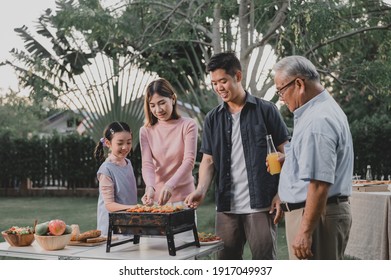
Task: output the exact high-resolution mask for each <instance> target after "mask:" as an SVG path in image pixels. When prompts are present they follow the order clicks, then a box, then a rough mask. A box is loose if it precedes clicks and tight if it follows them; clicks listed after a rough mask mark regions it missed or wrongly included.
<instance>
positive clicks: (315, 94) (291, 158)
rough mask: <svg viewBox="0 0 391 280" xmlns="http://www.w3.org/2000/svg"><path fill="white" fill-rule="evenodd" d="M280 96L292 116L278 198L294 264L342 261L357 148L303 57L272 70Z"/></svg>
mask: <svg viewBox="0 0 391 280" xmlns="http://www.w3.org/2000/svg"><path fill="white" fill-rule="evenodd" d="M274 71H275V77H274V82H275V85H276V88H277V93H276V94H277V95H278V96H279V97H280V100H281V101H283V102H284V103H285V105H286V106H287V107H288V108H289V110H290V111H291V112H293V115H294V130H293V135H292V139H291V141H290V143H288V144H286V145H285V147H284V150H285V162H284V164H283V168H282V171H281V175H280V182H279V187H278V193H279V196H280V199H281V202H282V203H281V207H282V209H283V210H284V213H285V222H286V234H287V242H288V249H289V257H290V259H343V257H344V251H345V248H346V245H347V242H348V237H349V231H350V227H351V222H352V218H351V210H350V204H349V196H350V195H351V191H352V174H353V159H354V157H353V143H352V137H351V133H350V130H349V123H348V120H347V118H346V115H345V114H344V112H343V111H342V110H341V108H340V107H339V105H338V104H337V103H336V102H335V100H334V99H333V98H332V96H331V95H330V94H329V93H328V91H327V90H326V89H325V88H324V87H323V86H322V84H321V83H320V78H319V74H318V72H317V70H316V68H315V66H314V65H313V64H312V63H311V62H310V61H309V60H308V59H306V58H304V57H301V56H289V57H285V58H283V59H282V60H280V61H279V62H277V63H276V64H275V66H274Z"/></svg>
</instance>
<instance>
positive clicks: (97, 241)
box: [68, 236, 118, 247]
mask: <svg viewBox="0 0 391 280" xmlns="http://www.w3.org/2000/svg"><path fill="white" fill-rule="evenodd" d="M111 239H113V240H116V239H118V237H113V238H111ZM106 241H107V238H106V237H103V236H101V237H96V238H89V239H87V240H86V241H70V242H69V243H68V246H84V247H94V246H99V245H102V244H106Z"/></svg>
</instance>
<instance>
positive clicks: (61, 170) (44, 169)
mask: <svg viewBox="0 0 391 280" xmlns="http://www.w3.org/2000/svg"><path fill="white" fill-rule="evenodd" d="M94 148H95V142H94V141H93V140H92V139H91V138H89V137H82V136H79V135H77V134H72V135H66V136H63V135H58V134H55V135H53V136H51V137H45V138H39V137H38V136H34V137H32V138H30V139H20V138H12V137H11V136H10V135H8V134H3V135H0V157H1V159H2V160H1V161H0V187H1V188H15V187H20V184H21V182H23V181H25V180H26V179H27V178H29V179H30V180H31V182H32V185H33V187H44V186H64V187H67V188H68V189H70V188H72V189H73V188H79V187H80V188H91V187H97V182H96V171H97V168H98V165H97V163H96V161H95V159H94V158H93V151H94Z"/></svg>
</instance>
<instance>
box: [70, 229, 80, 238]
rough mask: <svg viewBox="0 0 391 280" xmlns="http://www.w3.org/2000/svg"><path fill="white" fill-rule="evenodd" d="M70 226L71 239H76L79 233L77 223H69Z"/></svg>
mask: <svg viewBox="0 0 391 280" xmlns="http://www.w3.org/2000/svg"><path fill="white" fill-rule="evenodd" d="M71 228H72V232H71V241H77V240H78V238H79V235H80V228H79V225H71Z"/></svg>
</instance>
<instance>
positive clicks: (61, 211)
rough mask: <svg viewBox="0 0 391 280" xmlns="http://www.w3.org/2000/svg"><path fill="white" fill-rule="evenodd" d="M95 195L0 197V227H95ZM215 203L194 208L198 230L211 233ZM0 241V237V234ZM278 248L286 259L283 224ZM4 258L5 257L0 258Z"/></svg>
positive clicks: (282, 257)
mask: <svg viewBox="0 0 391 280" xmlns="http://www.w3.org/2000/svg"><path fill="white" fill-rule="evenodd" d="M96 205H97V198H95V197H86V198H79V197H23V198H19V197H18V198H3V197H2V198H0V217H1V218H0V230H1V231H3V230H5V229H7V228H10V227H11V226H33V224H34V221H35V220H38V223H41V222H45V221H49V220H52V219H61V220H63V221H65V223H67V224H69V225H71V224H78V225H79V227H80V230H81V231H87V230H90V229H95V228H96ZM214 216H215V205H214V203H211V202H206V203H204V204H202V205H201V206H200V207H199V208H198V209H197V227H198V231H204V232H214ZM0 241H1V242H3V241H4V239H3V238H2V237H0ZM277 244H278V251H277V257H278V259H280V260H284V259H288V252H287V246H286V241H285V228H284V223H281V224H280V225H279V229H278V243H277ZM1 259H6V258H5V257H0V260H1ZM244 259H251V253H250V252H249V249H248V247H247V246H246V248H245V253H244Z"/></svg>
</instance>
